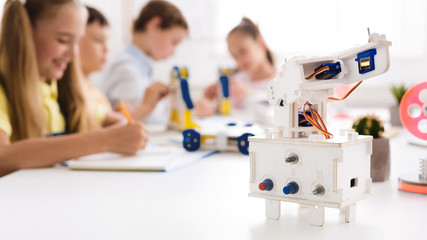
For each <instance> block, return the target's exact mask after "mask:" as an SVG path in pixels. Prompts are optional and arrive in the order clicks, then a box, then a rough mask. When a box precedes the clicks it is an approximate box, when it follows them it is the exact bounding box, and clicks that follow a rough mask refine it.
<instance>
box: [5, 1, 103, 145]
mask: <svg viewBox="0 0 427 240" xmlns="http://www.w3.org/2000/svg"><path fill="white" fill-rule="evenodd" d="M67 3H68V4H69V3H73V4H78V5H79V4H80V3H79V2H78V1H77V0H27V1H26V3H25V5H24V4H22V3H21V2H20V1H18V0H8V1H7V2H6V4H5V7H4V12H3V19H2V24H1V32H0V84H1V86H2V87H3V89H4V91H5V94H6V98H7V100H8V103H9V105H8V107H9V117H10V122H11V124H12V136H11V140H12V141H17V140H21V139H26V138H35V137H42V136H43V129H44V127H45V122H46V119H45V116H44V110H43V104H42V99H41V94H40V85H39V84H40V82H39V81H42V80H41V78H40V74H39V71H38V65H37V57H36V49H35V44H34V40H33V27H34V26H35V24H36V19H39V18H41V17H45V15H47V14H48V13H50V14H55V13H54V11H53V10H54V9H53V8H54V7H59V6H61V5H63V4H67ZM78 67H80V65H78V63H76V62H75V60H73V61H72V62H71V63H70V64H69V65H68V67H67V69H66V71H65V72H64V76H63V77H62V79H58V102H59V105H60V107H61V111H62V114H63V115H64V118H65V121H66V130H67V132H68V133H74V132H82V131H87V130H90V129H93V128H95V127H99V123H97V121H96V119H95V118H94V116H93V114H91V112H90V111H89V107H88V101H87V100H86V99H87V97H86V95H87V94H86V93H85V89H83V85H82V82H81V81H83V79H82V78H81V77H80V76H79V74H78Z"/></svg>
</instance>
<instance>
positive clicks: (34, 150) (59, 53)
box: [0, 0, 147, 176]
mask: <svg viewBox="0 0 427 240" xmlns="http://www.w3.org/2000/svg"><path fill="white" fill-rule="evenodd" d="M86 20H87V12H86V9H85V8H84V7H83V6H82V4H81V3H80V2H79V1H78V0H27V1H25V3H23V2H22V1H19V0H8V1H7V2H6V4H5V7H4V12H3V19H2V23H1V32H0V176H3V175H5V174H8V173H10V172H13V171H15V170H18V169H21V168H34V167H45V166H50V165H53V164H56V163H60V162H63V161H65V160H68V159H71V158H77V157H80V156H84V155H87V154H93V153H98V152H103V151H110V152H117V153H126V154H132V153H135V152H136V151H137V150H138V149H139V148H141V147H144V146H145V144H146V141H147V134H146V131H145V129H144V127H143V126H142V125H141V124H140V123H132V124H126V123H123V122H120V121H119V120H117V121H116V122H114V124H113V125H112V126H109V127H108V128H101V126H102V125H103V118H102V116H94V115H95V114H94V113H96V112H97V111H96V109H94V106H95V105H92V104H91V103H90V102H88V101H87V99H88V98H87V96H86V95H87V94H86V92H85V91H84V89H83V88H82V82H81V81H82V79H81V77H80V75H79V74H78V71H77V70H78V67H80V65H79V63H77V62H76V60H77V58H75V56H76V54H77V53H78V50H79V49H78V48H79V44H78V43H79V40H80V37H81V36H82V34H83V32H84V29H85V25H86ZM55 135H61V136H55ZM53 136H55V137H53Z"/></svg>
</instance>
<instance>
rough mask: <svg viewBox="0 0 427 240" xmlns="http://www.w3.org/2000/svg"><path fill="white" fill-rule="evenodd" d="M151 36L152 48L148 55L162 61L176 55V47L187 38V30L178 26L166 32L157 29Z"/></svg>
mask: <svg viewBox="0 0 427 240" xmlns="http://www.w3.org/2000/svg"><path fill="white" fill-rule="evenodd" d="M150 35H151V47H150V49H149V52H148V54H149V55H150V56H151V57H152V58H153V59H154V60H161V59H165V58H167V57H169V56H171V55H173V54H174V52H175V47H176V46H177V45H178V44H179V43H180V42H181V41H182V40H183V39H184V38H185V37H186V36H187V30H186V29H184V28H183V27H178V26H176V27H172V28H169V29H165V30H163V29H160V28H156V29H155V30H154V31H151V32H150Z"/></svg>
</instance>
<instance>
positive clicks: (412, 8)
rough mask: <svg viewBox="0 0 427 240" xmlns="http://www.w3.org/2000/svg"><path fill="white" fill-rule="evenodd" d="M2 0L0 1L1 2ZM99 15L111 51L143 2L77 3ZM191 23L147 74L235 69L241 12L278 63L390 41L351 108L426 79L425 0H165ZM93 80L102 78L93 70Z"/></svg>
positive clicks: (198, 78)
mask: <svg viewBox="0 0 427 240" xmlns="http://www.w3.org/2000/svg"><path fill="white" fill-rule="evenodd" d="M4 2H5V0H0V4H1V7H3V5H4ZM82 2H84V3H85V4H87V5H89V6H93V7H95V8H97V9H99V10H100V11H101V12H103V13H104V14H105V15H106V17H107V18H108V20H109V22H110V25H111V29H110V44H109V47H110V52H109V55H110V56H112V55H114V54H116V53H118V52H119V51H120V50H122V49H123V48H124V46H125V45H126V44H127V43H128V41H129V39H130V32H131V31H130V29H131V24H132V21H133V19H134V18H135V17H136V15H137V14H138V13H139V11H140V9H141V8H142V6H143V5H144V4H145V3H146V2H147V0H122V1H117V0H83V1H82ZM170 2H172V3H174V4H175V5H176V6H178V7H179V8H180V9H181V11H182V12H183V14H184V15H185V17H186V18H187V20H188V22H189V25H190V35H189V37H188V38H187V39H185V40H184V41H183V42H182V43H181V44H180V45H179V46H178V48H177V50H176V52H175V55H174V56H172V57H170V58H169V59H166V60H164V61H160V62H157V63H155V69H154V76H155V78H156V79H159V80H161V81H164V82H166V81H168V79H169V72H170V70H171V68H172V66H173V65H180V66H187V67H189V70H190V74H191V75H190V79H189V80H190V82H191V83H190V84H191V88H192V89H193V90H194V92H196V95H197V92H201V89H203V88H204V87H205V86H207V85H208V84H210V83H212V82H214V81H216V80H217V78H218V73H217V70H218V68H219V67H235V63H234V61H233V59H232V57H231V55H230V54H229V53H228V50H227V44H226V36H227V33H228V32H229V31H230V30H231V29H232V28H233V27H234V26H235V25H237V24H238V23H239V22H240V20H241V18H242V17H243V16H246V17H249V18H251V19H252V20H253V21H254V22H255V23H256V24H258V26H259V28H260V31H261V34H262V35H263V37H264V39H265V41H266V43H267V45H268V46H269V48H270V49H271V50H272V51H273V52H274V53H275V57H276V62H277V67H280V65H281V64H282V63H283V62H284V59H285V58H287V59H290V58H292V57H293V56H298V55H305V56H308V57H310V56H325V55H330V54H334V53H336V52H339V51H342V50H345V49H348V48H351V47H354V46H356V45H357V44H359V45H361V44H364V43H366V42H367V40H368V32H367V28H368V27H369V28H370V31H371V33H373V32H378V33H381V34H385V35H386V36H387V39H388V40H389V41H392V43H393V45H392V47H391V49H390V54H391V67H390V70H389V72H388V73H387V74H384V75H381V76H379V77H376V78H373V79H369V80H368V81H366V82H364V83H363V84H362V85H361V86H360V87H359V88H358V89H357V90H356V91H355V92H354V93H353V94H352V95H351V96H350V97H349V98H348V100H347V101H345V104H346V105H349V106H350V105H351V106H356V107H388V106H390V105H393V104H395V102H394V101H395V100H394V98H393V97H392V95H391V92H390V87H391V86H392V85H393V84H400V83H405V84H406V85H408V86H409V85H411V84H414V83H418V82H421V81H426V78H425V76H424V73H423V71H422V70H423V69H425V68H426V67H427V1H424V0H412V1H405V0H358V1H339V0H323V1H318V0H300V1H294V0H292V1H291V0H267V1H258V0H203V1H200V0H171V1H170ZM92 80H93V81H102V79H99V74H98V75H97V74H95V75H94V76H92Z"/></svg>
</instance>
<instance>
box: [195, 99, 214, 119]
mask: <svg viewBox="0 0 427 240" xmlns="http://www.w3.org/2000/svg"><path fill="white" fill-rule="evenodd" d="M217 108H218V106H217V102H216V101H215V100H209V99H207V98H202V99H200V100H198V101H197V102H196V103H195V104H194V115H195V116H197V117H208V116H212V115H214V114H215V112H216V110H217Z"/></svg>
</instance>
